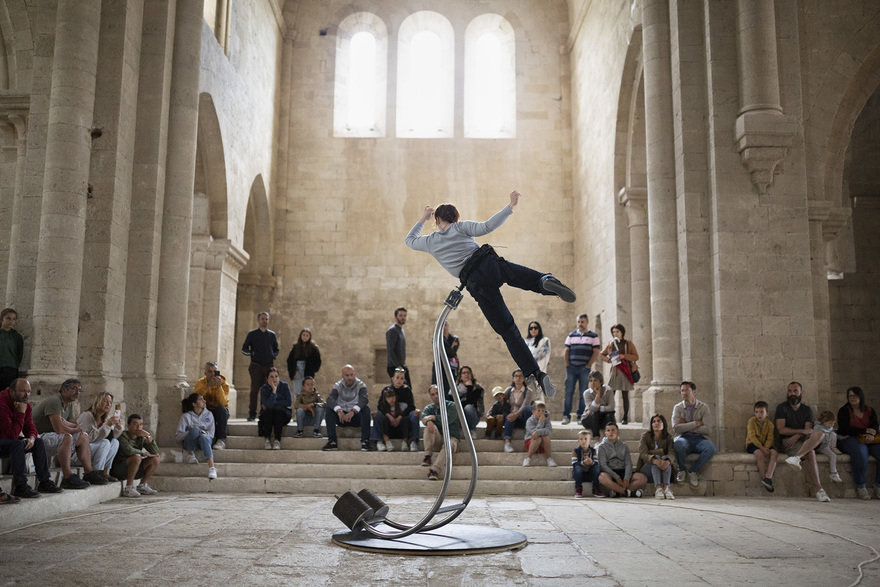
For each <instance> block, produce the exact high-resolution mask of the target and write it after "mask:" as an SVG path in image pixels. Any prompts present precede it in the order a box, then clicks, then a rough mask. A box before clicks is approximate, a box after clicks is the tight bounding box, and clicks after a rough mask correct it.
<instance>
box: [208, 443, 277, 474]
mask: <svg viewBox="0 0 880 587" xmlns="http://www.w3.org/2000/svg"><path fill="white" fill-rule="evenodd" d="M275 442H278V441H277V440H276V441H275ZM216 478H217V468H216V467H208V479H216Z"/></svg>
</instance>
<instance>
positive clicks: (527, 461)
mask: <svg viewBox="0 0 880 587" xmlns="http://www.w3.org/2000/svg"><path fill="white" fill-rule="evenodd" d="M531 464H532V459H530V458H529V457H526V458H524V459H523V467H528V466H529V465H531Z"/></svg>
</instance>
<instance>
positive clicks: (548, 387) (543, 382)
mask: <svg viewBox="0 0 880 587" xmlns="http://www.w3.org/2000/svg"><path fill="white" fill-rule="evenodd" d="M538 385H540V386H541V389H542V390H544V395H546V396H547V397H548V398H551V397H553V396H554V395H556V388H555V387H554V386H553V383H552V382H551V381H550V376H549V375H547V374H546V373H543V372H540V371H539V372H538Z"/></svg>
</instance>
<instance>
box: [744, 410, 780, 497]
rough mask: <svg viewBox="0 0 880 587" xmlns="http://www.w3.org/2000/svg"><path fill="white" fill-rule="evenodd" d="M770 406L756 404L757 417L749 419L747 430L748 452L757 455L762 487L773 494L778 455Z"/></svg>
mask: <svg viewBox="0 0 880 587" xmlns="http://www.w3.org/2000/svg"><path fill="white" fill-rule="evenodd" d="M768 410H769V406H768V405H767V402H765V401H758V402H755V415H754V416H752V417H751V418H749V423H748V425H747V430H746V450H747V451H748V452H749V453H751V454H753V455H755V463H757V465H758V473H760V475H761V485H763V486H764V489H766V490H767V491H769V492H770V493H773V473H774V471H776V457H777V456H778V453H777V451H776V449H775V448H773V422H771V421H770V420H769V419H768V418H767V411H768Z"/></svg>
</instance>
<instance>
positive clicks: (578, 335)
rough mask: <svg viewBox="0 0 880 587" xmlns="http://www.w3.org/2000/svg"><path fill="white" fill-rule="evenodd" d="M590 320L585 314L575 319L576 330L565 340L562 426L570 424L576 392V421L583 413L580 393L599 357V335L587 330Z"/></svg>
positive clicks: (582, 400)
mask: <svg viewBox="0 0 880 587" xmlns="http://www.w3.org/2000/svg"><path fill="white" fill-rule="evenodd" d="M589 321H590V319H589V318H588V317H587V315H586V314H580V315H579V316H578V317H577V329H575V330H573V331H571V332H570V333H569V334H568V336H567V337H566V338H565V400H564V402H563V405H562V422H561V424H562V425H563V426H565V425H567V424H569V423H570V422H571V408H572V405H571V404H572V401H573V399H574V393H575V391H577V395H578V408H577V419H578V421H580V419H581V417H582V416H583V413H584V408H585V405H584V399H583V397H582V396H581V392H582V391H583V390H584V389H586V387H587V379H589V377H590V367H591V365H592V364H593V363H595V362H596V357H598V356H599V335H598V334H596V333H595V332H593V331H592V330H587V324H589Z"/></svg>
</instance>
